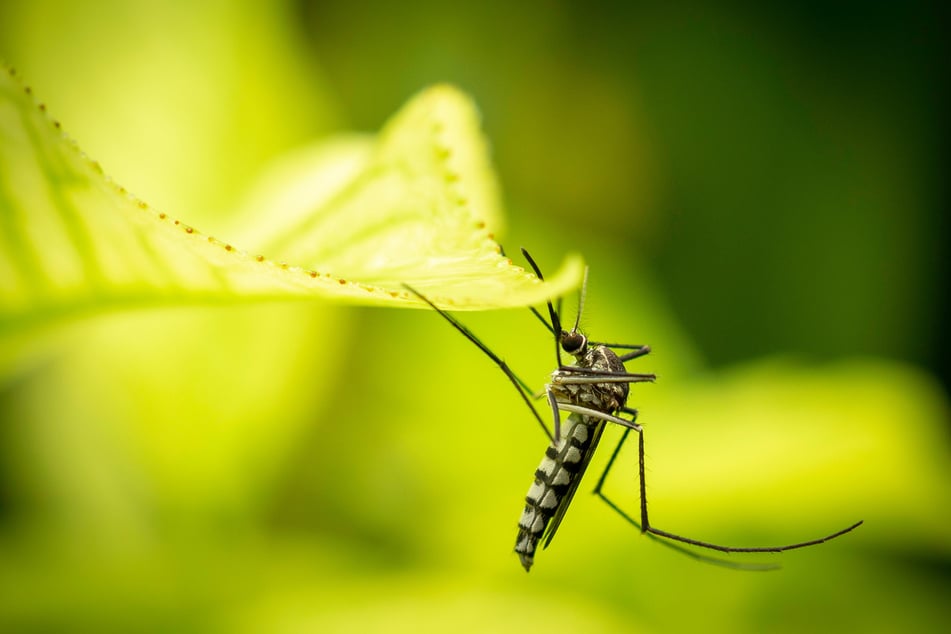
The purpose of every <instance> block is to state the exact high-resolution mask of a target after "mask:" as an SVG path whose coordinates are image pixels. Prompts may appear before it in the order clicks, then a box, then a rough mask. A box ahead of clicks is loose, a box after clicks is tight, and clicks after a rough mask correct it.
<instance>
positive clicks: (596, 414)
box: [555, 401, 641, 432]
mask: <svg viewBox="0 0 951 634" xmlns="http://www.w3.org/2000/svg"><path fill="white" fill-rule="evenodd" d="M555 404H556V405H557V407H558V409H560V410H561V411H563V412H571V413H573V414H581V415H583V416H588V417H590V418H596V419H598V420H603V421H606V422H608V423H614V424H615V425H620V426H621V427H624V428H626V429H633V430H635V431H638V432H639V431H641V426H640V425H638V424H637V423H635V422H634V421H633V420H627V419H624V418H621V417H620V416H612V415H611V414H605V413H604V412H600V411H598V410H596V409H591V408H590V407H584V406H583V405H575V404H573V403H558V402H557V401H556V402H555Z"/></svg>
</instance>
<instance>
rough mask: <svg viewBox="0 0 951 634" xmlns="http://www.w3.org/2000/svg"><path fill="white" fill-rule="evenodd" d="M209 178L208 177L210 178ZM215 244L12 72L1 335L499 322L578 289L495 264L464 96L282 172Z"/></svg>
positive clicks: (413, 112) (1, 79) (0, 203)
mask: <svg viewBox="0 0 951 634" xmlns="http://www.w3.org/2000/svg"><path fill="white" fill-rule="evenodd" d="M209 169H213V166H209ZM253 200H255V201H257V202H256V203H255V204H249V206H248V207H247V208H246V209H245V210H244V211H243V212H241V213H237V214H235V216H234V219H233V220H232V221H231V222H230V223H229V224H228V225H225V226H222V227H216V228H215V229H216V231H215V232H214V235H209V234H208V233H203V232H201V231H199V230H198V229H196V228H193V227H191V226H189V225H188V224H187V223H186V222H185V221H184V220H182V219H178V218H176V217H175V216H174V214H172V213H171V212H166V211H162V210H156V209H153V208H151V207H150V206H149V205H148V204H147V203H146V202H144V201H142V200H139V199H138V198H136V197H135V196H133V195H132V194H130V193H129V192H127V191H126V190H125V189H124V188H123V187H122V186H121V185H119V184H117V183H115V182H113V181H111V180H110V179H109V178H108V177H107V176H105V174H104V171H103V169H102V168H101V167H100V165H99V164H98V163H96V162H95V161H94V160H92V159H90V158H88V157H87V156H85V155H84V154H83V153H82V152H81V151H80V150H79V149H78V147H77V145H76V144H75V143H74V142H73V141H72V140H70V139H69V138H68V137H67V136H66V135H65V134H64V133H63V132H62V131H61V129H60V124H59V123H58V122H56V121H54V120H53V119H51V118H50V117H49V116H47V113H46V108H45V107H44V106H43V105H41V104H39V105H38V104H37V103H36V102H35V101H34V99H33V97H32V95H31V93H30V90H29V88H25V87H24V86H23V84H22V83H21V82H20V81H19V80H18V78H17V77H16V76H15V73H14V72H13V71H12V70H11V71H7V72H3V73H0V334H2V335H4V336H5V337H6V336H9V335H11V334H15V333H17V332H21V331H22V330H23V329H25V328H30V327H36V326H38V325H43V324H48V323H50V322H52V321H55V320H57V319H64V318H65V319H67V320H68V318H70V317H72V316H76V315H80V314H86V313H89V312H97V311H106V310H110V309H122V308H129V307H138V306H153V305H154V306H164V305H177V304H184V303H196V302H199V303H201V302H210V303H227V302H237V301H253V300H260V299H275V298H310V297H324V298H330V299H339V300H342V301H347V302H357V303H364V304H378V305H392V306H421V305H422V304H421V303H420V302H419V301H418V300H417V299H416V298H415V297H413V296H412V294H410V293H408V292H406V290H405V289H404V288H403V283H409V284H411V285H413V286H414V287H415V288H418V289H419V290H421V291H423V292H424V293H426V294H427V295H428V296H430V297H431V299H433V300H434V301H435V302H436V303H438V304H440V305H442V306H445V307H451V308H455V309H475V310H478V309H490V308H499V307H510V306H520V305H527V304H533V303H538V302H540V301H543V300H544V299H545V298H546V297H548V296H551V295H558V294H561V293H564V292H566V291H568V290H570V289H571V288H572V287H573V286H576V285H577V284H578V282H579V280H580V275H581V269H582V265H581V262H580V259H579V258H577V257H572V258H569V259H568V260H567V261H566V263H565V265H563V266H562V268H561V270H560V271H559V272H558V273H556V274H555V275H553V276H551V279H550V281H549V282H548V283H546V284H542V283H540V282H539V281H538V280H537V279H536V278H535V277H534V276H533V275H531V274H529V273H527V272H526V271H525V270H523V269H522V268H520V267H517V266H513V265H512V264H511V262H510V261H509V260H508V259H507V258H506V257H505V256H504V255H502V254H501V253H500V249H499V247H498V245H497V244H496V242H495V241H494V238H493V232H494V231H497V230H498V229H500V228H501V224H502V220H501V217H502V213H501V210H500V205H499V202H498V192H497V185H496V182H495V178H494V175H493V172H492V169H491V167H490V165H489V161H488V158H487V155H486V148H485V141H484V140H483V138H482V136H481V133H480V132H479V128H478V116H477V114H476V111H475V109H474V107H473V106H472V104H471V103H470V102H469V100H468V99H467V98H466V97H465V96H463V95H462V94H460V93H459V92H458V91H456V90H455V89H453V88H451V87H448V86H438V87H435V88H431V89H429V90H427V91H424V92H423V93H422V94H421V95H419V96H417V97H416V98H415V99H413V100H412V101H411V102H410V103H409V104H408V105H407V106H405V107H404V109H403V110H402V111H401V112H399V113H398V114H397V115H396V116H394V118H393V119H392V120H391V121H390V122H389V123H388V124H387V125H386V127H385V128H384V130H383V132H382V133H381V134H380V135H379V136H378V137H376V138H368V137H350V138H345V139H336V140H331V141H329V142H327V143H326V144H324V145H322V146H321V147H319V148H316V149H311V150H308V151H304V152H302V153H301V154H299V155H297V156H295V157H290V158H288V159H286V160H285V161H283V164H282V165H281V166H278V167H276V168H275V170H274V171H273V173H272V174H271V175H270V177H269V178H267V179H265V182H264V183H263V184H262V185H261V186H260V187H259V188H258V189H257V193H256V195H255V197H253Z"/></svg>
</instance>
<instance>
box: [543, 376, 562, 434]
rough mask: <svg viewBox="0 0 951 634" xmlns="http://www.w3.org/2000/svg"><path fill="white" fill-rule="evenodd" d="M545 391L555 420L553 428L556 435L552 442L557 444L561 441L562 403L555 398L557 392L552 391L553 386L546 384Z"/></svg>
mask: <svg viewBox="0 0 951 634" xmlns="http://www.w3.org/2000/svg"><path fill="white" fill-rule="evenodd" d="M545 393H546V394H547V395H548V404H549V405H550V406H551V415H552V418H553V419H554V420H553V425H552V429H554V430H555V437H554V439H552V442H553V443H555V444H557V443H559V442H561V411H560V403H559V402H558V400H557V399H556V398H555V393H554V392H552V391H551V388H550V387H548V386H547V385H546V386H545Z"/></svg>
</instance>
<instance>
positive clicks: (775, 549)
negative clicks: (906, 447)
mask: <svg viewBox="0 0 951 634" xmlns="http://www.w3.org/2000/svg"><path fill="white" fill-rule="evenodd" d="M622 411H624V412H626V413H629V414H631V422H632V423H633V421H634V420H635V419H636V418H637V412H636V410H631V409H628V408H624V409H623V410H622ZM630 432H631V429H630V428H627V429H625V430H624V434H623V435H622V436H621V440H620V441H619V442H618V444H617V447H615V449H614V453H612V454H611V458H610V460H608V464H607V466H605V468H604V472H603V473H602V474H601V477H600V478H599V479H598V484H597V486H595V489H594V493H595V494H596V495H597V496H598V497H600V498H601V499H602V500H603V501H604V502H605V503H606V504H607V505H608V506H610V507H611V508H612V509H614V510H615V511H617V513H618V514H620V515H621V517H623V518H624V519H625V520H626V521H627V522H629V523H630V524H631V525H633V526H635V527H636V528H638V529H639V530H640V531H641V532H642V533H646V534H647V535H651V536H656V537H659V538H663V539H670V540H674V541H678V542H681V543H684V544H689V545H691V546H697V547H700V548H707V549H710V550H716V551H719V552H722V553H779V552H783V551H787V550H795V549H797V548H805V547H807V546H815V545H817V544H822V543H824V542H827V541H829V540H832V539H835V538H836V537H840V536H842V535H844V534H846V533H848V532H850V531H852V530H854V529H856V528H858V527H859V526H861V525H862V522H861V521H859V522H856V523H855V524H852V525H851V526H849V527H847V528H844V529H842V530H840V531H837V532H835V533H832V534H831V535H826V536H825V537H820V538H818V539H812V540H809V541H805V542H797V543H795V544H786V545H783V546H765V547H763V546H760V547H745V546H744V547H737V546H723V545H720V544H714V543H711V542H705V541H701V540H698V539H692V538H690V537H683V536H681V535H676V534H674V533H669V532H667V531H664V530H661V529H659V528H654V527H653V526H651V524H650V519H649V518H648V513H647V484H646V481H645V477H644V433H643V432H640V433H639V434H638V443H637V457H638V475H639V480H640V482H639V488H640V511H641V521H640V523H638V522H636V521H634V520H633V519H632V518H631V517H630V516H629V515H628V514H627V513H625V512H624V511H623V510H621V508H620V507H618V506H617V505H616V504H615V503H614V502H612V501H611V500H610V499H608V497H607V496H606V495H604V493H603V491H602V489H603V487H604V482H605V480H606V479H607V476H608V473H609V472H610V470H611V468H612V467H613V466H614V462H615V461H616V460H617V457H618V455H619V454H620V452H621V447H623V445H624V442H625V441H626V440H627V436H628V434H629V433H630ZM687 552H690V551H687ZM718 562H719V560H714V561H712V562H711V563H718ZM719 563H725V562H719Z"/></svg>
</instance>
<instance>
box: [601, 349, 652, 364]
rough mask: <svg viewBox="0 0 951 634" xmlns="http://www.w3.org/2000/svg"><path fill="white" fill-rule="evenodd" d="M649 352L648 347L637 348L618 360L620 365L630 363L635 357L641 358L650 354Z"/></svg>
mask: <svg viewBox="0 0 951 634" xmlns="http://www.w3.org/2000/svg"><path fill="white" fill-rule="evenodd" d="M609 347H610V346H609ZM618 347H619V348H620V347H621V346H618ZM650 352H651V347H650V346H638V347H637V348H635V349H634V350H632V351H630V352H628V353H626V354H622V355H621V356H620V357H618V358H619V359H620V360H621V363H625V362H627V361H630V360H631V359H636V358H637V357H643V356H644V355H647V354H650Z"/></svg>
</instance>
